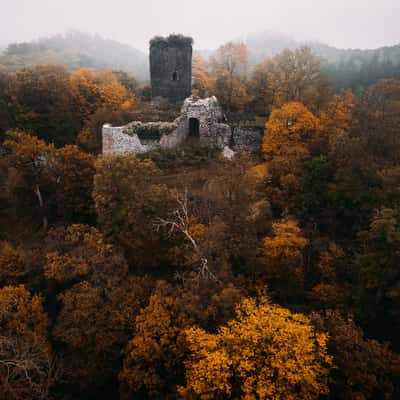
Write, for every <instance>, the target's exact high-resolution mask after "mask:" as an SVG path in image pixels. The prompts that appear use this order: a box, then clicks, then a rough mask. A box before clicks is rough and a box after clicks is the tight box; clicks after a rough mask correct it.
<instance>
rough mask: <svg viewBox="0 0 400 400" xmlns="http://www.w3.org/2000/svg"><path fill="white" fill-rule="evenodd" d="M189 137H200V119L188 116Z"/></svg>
mask: <svg viewBox="0 0 400 400" xmlns="http://www.w3.org/2000/svg"><path fill="white" fill-rule="evenodd" d="M189 138H191V139H199V138H200V121H199V120H198V119H197V118H189Z"/></svg>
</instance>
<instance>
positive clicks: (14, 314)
mask: <svg viewBox="0 0 400 400" xmlns="http://www.w3.org/2000/svg"><path fill="white" fill-rule="evenodd" d="M0 326H1V327H2V334H4V335H10V336H13V335H18V336H24V337H25V339H32V340H33V339H34V338H36V339H37V340H38V341H43V342H44V341H46V338H47V326H48V319H47V315H46V313H45V312H44V309H43V305H42V299H41V298H40V297H39V296H37V295H32V294H31V293H30V292H29V291H28V290H27V289H26V288H25V286H23V285H20V286H17V287H13V286H5V287H3V288H1V289H0Z"/></svg>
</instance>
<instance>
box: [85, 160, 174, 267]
mask: <svg viewBox="0 0 400 400" xmlns="http://www.w3.org/2000/svg"><path fill="white" fill-rule="evenodd" d="M160 177H161V171H160V170H159V169H158V168H157V167H156V166H155V164H154V163H153V162H152V161H150V160H146V159H145V160H141V159H140V158H138V157H137V156H136V155H132V154H130V155H120V156H115V157H102V158H100V159H99V160H98V161H97V163H96V175H95V177H94V190H93V199H94V202H95V207H96V211H97V216H98V221H99V223H100V225H101V227H102V229H103V231H104V232H105V234H106V235H107V236H108V237H110V238H111V239H112V240H113V241H114V242H118V243H119V244H120V245H122V246H123V247H124V249H125V251H126V254H127V255H128V257H129V259H130V260H134V262H135V263H137V264H138V265H154V264H155V263H157V260H159V259H160V257H161V258H162V257H165V254H163V251H162V248H163V247H162V246H163V243H164V242H163V241H162V240H161V239H162V237H163V236H162V235H163V232H161V231H157V230H156V229H155V226H154V221H155V219H156V218H159V217H165V216H166V215H167V213H168V212H169V210H171V209H172V208H170V205H171V202H172V201H173V199H174V196H173V193H172V191H171V190H170V189H168V188H167V187H166V186H165V185H163V184H160ZM164 245H166V243H164ZM154 248H158V252H157V253H158V254H155V253H154Z"/></svg>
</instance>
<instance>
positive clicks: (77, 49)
mask: <svg viewBox="0 0 400 400" xmlns="http://www.w3.org/2000/svg"><path fill="white" fill-rule="evenodd" d="M149 39H150V38H149ZM194 41H195V44H194V45H195V46H196V38H194ZM232 41H233V42H243V43H245V44H246V46H247V47H248V49H249V66H250V67H253V66H254V65H256V64H257V63H259V62H261V61H262V60H264V59H266V58H269V57H271V56H273V55H275V54H278V53H280V52H282V51H283V50H285V49H290V50H293V49H297V48H300V47H309V48H310V49H311V50H312V51H313V53H314V54H315V55H317V56H318V57H320V58H321V59H322V61H323V65H324V68H325V72H326V74H327V77H328V78H329V79H330V80H331V81H332V82H333V83H334V85H335V86H336V87H337V88H351V89H352V90H353V91H355V92H356V93H358V92H362V91H363V90H364V89H365V88H366V87H368V86H369V85H371V84H372V83H375V82H377V81H378V80H380V79H390V78H394V79H398V78H399V77H400V44H397V45H394V46H385V47H380V48H377V49H363V50H361V49H341V48H336V47H334V46H329V45H327V44H324V43H321V42H316V41H314V42H307V41H297V40H296V39H294V38H291V37H290V36H288V35H284V34H278V33H273V32H260V33H253V34H248V35H245V36H242V37H239V38H232ZM222 44H223V43H221V45H222ZM3 47H4V48H3V49H1V47H0V50H2V55H0V70H4V71H6V72H7V71H8V72H13V71H15V70H17V69H19V68H23V67H26V66H32V65H39V64H63V65H65V66H66V67H67V68H68V69H70V70H77V69H79V68H81V67H90V68H95V69H112V70H121V71H124V72H126V73H129V74H131V75H133V76H134V77H135V78H136V79H138V80H139V81H148V80H149V65H148V55H147V54H146V53H145V52H143V51H141V50H138V49H135V48H134V47H132V46H130V45H128V44H123V43H121V42H118V41H116V40H110V39H105V38H103V37H102V36H101V35H99V34H89V33H84V32H80V31H68V32H67V33H65V34H57V35H54V36H49V37H43V38H40V39H37V40H32V41H30V42H22V43H10V44H8V46H7V47H5V46H3ZM197 51H198V52H199V53H200V54H201V56H202V57H204V58H205V59H208V58H210V57H211V56H213V55H214V54H215V52H216V49H197Z"/></svg>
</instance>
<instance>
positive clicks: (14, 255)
mask: <svg viewBox="0 0 400 400" xmlns="http://www.w3.org/2000/svg"><path fill="white" fill-rule="evenodd" d="M20 252H21V249H17V248H15V247H14V246H12V245H11V244H10V243H8V242H3V243H0V283H1V282H3V283H4V282H7V283H8V282H10V281H11V282H12V281H14V280H16V279H18V278H20V277H21V276H23V275H24V274H25V265H24V261H23V260H22V258H21V255H20Z"/></svg>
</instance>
